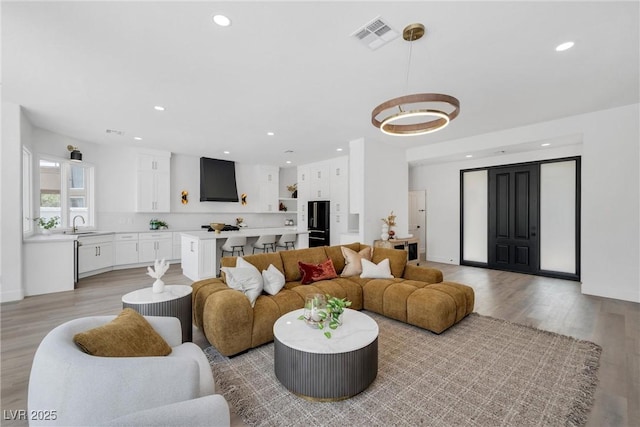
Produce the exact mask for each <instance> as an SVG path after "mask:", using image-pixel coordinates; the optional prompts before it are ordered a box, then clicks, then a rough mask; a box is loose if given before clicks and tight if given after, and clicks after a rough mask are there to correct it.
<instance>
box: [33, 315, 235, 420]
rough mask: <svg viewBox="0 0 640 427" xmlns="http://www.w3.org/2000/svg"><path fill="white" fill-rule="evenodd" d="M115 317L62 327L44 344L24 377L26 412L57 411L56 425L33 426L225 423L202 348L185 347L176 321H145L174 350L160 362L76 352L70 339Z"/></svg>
mask: <svg viewBox="0 0 640 427" xmlns="http://www.w3.org/2000/svg"><path fill="white" fill-rule="evenodd" d="M114 317H115V316H100V317H85V318H81V319H75V320H72V321H70V322H67V323H64V324H62V325H60V326H58V327H57V328H55V329H53V330H52V331H51V332H49V334H47V336H46V337H45V338H44V339H43V340H42V342H41V343H40V346H39V347H38V350H37V351H36V354H35V357H34V359H33V366H32V368H31V377H30V378H29V397H28V409H29V413H31V412H32V411H50V412H51V411H55V420H52V418H54V417H52V416H49V419H48V420H41V421H40V420H31V421H30V422H29V424H30V425H64V426H95V425H136V426H141V425H148V426H153V425H163V426H169V425H198V426H201V425H202V426H204V425H209V426H228V425H229V424H230V416H229V406H228V405H227V402H226V400H225V399H224V397H222V396H221V395H218V394H214V393H215V384H214V381H213V375H212V372H211V366H210V365H209V362H208V361H207V358H206V356H205V355H204V353H203V352H202V350H201V349H200V348H199V347H198V346H197V345H195V344H193V343H189V342H187V343H182V331H181V328H180V321H179V320H178V319H177V318H174V317H154V316H146V317H145V318H146V319H147V320H148V321H149V323H150V324H151V326H153V328H154V329H155V330H156V331H157V332H158V333H159V334H160V335H161V336H162V338H164V340H165V341H166V342H167V343H168V344H169V345H170V346H171V347H172V352H171V354H170V355H168V356H164V357H98V356H91V355H88V354H86V353H84V352H83V351H81V350H80V349H79V348H78V347H77V346H76V344H75V343H74V342H73V336H74V335H75V334H76V333H78V332H83V331H86V330H88V329H92V328H95V327H98V326H101V325H103V324H105V323H108V322H110V321H111V320H113V319H114Z"/></svg>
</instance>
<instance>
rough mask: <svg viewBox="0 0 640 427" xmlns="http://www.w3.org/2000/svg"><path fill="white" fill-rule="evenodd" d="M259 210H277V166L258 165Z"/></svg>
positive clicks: (278, 170) (278, 171) (278, 179)
mask: <svg viewBox="0 0 640 427" xmlns="http://www.w3.org/2000/svg"><path fill="white" fill-rule="evenodd" d="M258 170H259V172H258V173H259V175H260V177H259V183H260V211H262V212H278V206H279V202H278V183H279V182H280V177H279V176H280V168H278V167H277V166H259V167H258Z"/></svg>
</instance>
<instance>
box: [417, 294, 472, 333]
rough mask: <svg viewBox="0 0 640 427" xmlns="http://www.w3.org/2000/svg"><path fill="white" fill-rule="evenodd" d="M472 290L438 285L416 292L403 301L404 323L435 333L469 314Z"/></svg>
mask: <svg viewBox="0 0 640 427" xmlns="http://www.w3.org/2000/svg"><path fill="white" fill-rule="evenodd" d="M474 300H475V297H474V292H473V288H471V287H470V286H467V285H461V284H459V283H453V282H442V283H437V284H434V285H429V286H425V287H424V288H422V289H417V290H416V291H415V292H413V293H412V294H411V295H409V297H408V298H407V323H409V324H411V325H415V326H419V327H421V328H424V329H428V330H430V331H431V332H435V333H436V334H439V333H441V332H443V331H445V330H447V329H448V328H449V327H451V326H453V325H454V324H456V323H458V322H459V321H460V320H462V319H463V318H464V317H465V316H466V315H467V314H469V313H471V312H472V311H473V304H474Z"/></svg>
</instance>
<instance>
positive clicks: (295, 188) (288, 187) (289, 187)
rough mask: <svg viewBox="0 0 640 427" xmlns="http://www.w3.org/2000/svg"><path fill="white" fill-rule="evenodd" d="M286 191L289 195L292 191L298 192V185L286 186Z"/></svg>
mask: <svg viewBox="0 0 640 427" xmlns="http://www.w3.org/2000/svg"><path fill="white" fill-rule="evenodd" d="M287 190H288V191H289V192H290V193H293V192H294V191H298V183H297V182H296V183H295V184H292V185H287Z"/></svg>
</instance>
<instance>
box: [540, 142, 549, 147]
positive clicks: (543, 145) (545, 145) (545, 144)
mask: <svg viewBox="0 0 640 427" xmlns="http://www.w3.org/2000/svg"><path fill="white" fill-rule="evenodd" d="M550 145H551V144H550V143H548V142H545V143H544V144H541V146H542V147H548V146H550Z"/></svg>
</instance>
